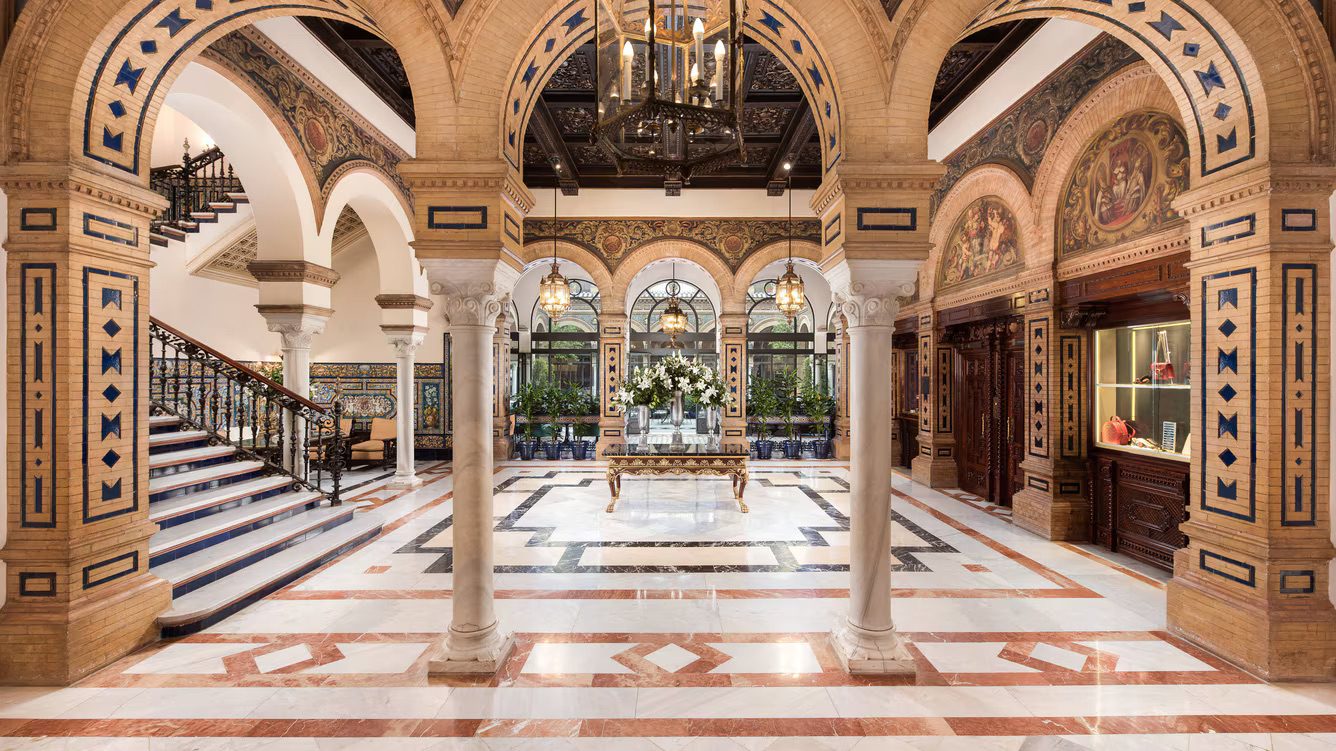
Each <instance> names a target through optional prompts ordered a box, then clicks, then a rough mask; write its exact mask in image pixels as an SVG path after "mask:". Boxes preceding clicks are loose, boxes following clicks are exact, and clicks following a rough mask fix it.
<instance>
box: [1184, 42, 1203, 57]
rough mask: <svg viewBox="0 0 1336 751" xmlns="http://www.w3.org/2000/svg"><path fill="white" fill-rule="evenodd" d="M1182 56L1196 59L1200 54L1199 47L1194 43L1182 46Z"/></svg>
mask: <svg viewBox="0 0 1336 751" xmlns="http://www.w3.org/2000/svg"><path fill="white" fill-rule="evenodd" d="M1183 54H1184V55H1187V56H1188V57H1196V56H1197V55H1199V54H1201V45H1200V44H1197V43H1196V42H1188V43H1187V44H1185V45H1183Z"/></svg>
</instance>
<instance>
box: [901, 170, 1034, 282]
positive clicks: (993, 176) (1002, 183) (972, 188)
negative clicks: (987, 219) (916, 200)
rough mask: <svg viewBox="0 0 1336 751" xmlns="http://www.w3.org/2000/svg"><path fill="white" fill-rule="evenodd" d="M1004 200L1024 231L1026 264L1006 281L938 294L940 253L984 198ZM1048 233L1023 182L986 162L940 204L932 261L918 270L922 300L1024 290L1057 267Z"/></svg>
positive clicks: (932, 235)
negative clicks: (1028, 281) (1037, 218)
mask: <svg viewBox="0 0 1336 751" xmlns="http://www.w3.org/2000/svg"><path fill="white" fill-rule="evenodd" d="M988 197H994V198H997V199H1000V200H1001V201H1002V203H1003V204H1005V205H1006V207H1007V208H1008V209H1009V210H1010V211H1011V213H1012V216H1014V217H1015V218H1016V224H1017V229H1019V230H1020V233H1021V258H1022V264H1021V266H1019V267H1017V268H1016V269H1015V271H1014V272H1012V273H1011V274H1008V275H1006V276H1002V277H994V278H991V279H983V280H980V281H979V282H977V283H971V282H966V283H965V284H963V285H961V286H958V287H954V288H951V289H948V290H946V291H944V292H943V293H941V295H939V294H938V291H937V281H938V280H937V275H938V273H939V270H940V268H941V265H942V254H943V252H944V251H945V245H946V242H947V241H948V240H949V239H950V236H951V233H952V232H953V231H954V230H955V228H956V225H957V224H958V223H959V221H960V216H961V214H962V213H963V212H964V211H965V209H967V208H969V207H970V206H972V205H973V204H974V203H975V202H976V201H978V200H980V199H982V198H988ZM1044 240H1045V237H1044V234H1043V232H1042V230H1041V228H1040V226H1039V225H1038V223H1037V222H1036V221H1035V210H1034V202H1033V200H1032V199H1031V196H1030V192H1029V191H1028V190H1026V187H1025V183H1024V182H1023V181H1022V180H1021V178H1020V176H1019V175H1017V174H1016V173H1015V172H1013V171H1011V170H1010V169H1007V168H1006V167H1003V166H1001V165H997V164H985V165H982V166H980V167H976V168H974V169H972V170H970V171H969V172H967V173H965V176H964V177H962V178H961V179H960V181H959V182H957V183H956V184H955V186H954V187H953V188H952V189H951V192H950V193H947V194H946V198H944V199H943V200H942V205H941V207H940V208H939V209H938V211H937V218H936V219H935V220H934V221H933V224H932V230H931V235H930V241H931V242H932V250H931V251H929V253H928V260H927V262H926V263H925V264H924V265H923V268H922V269H921V270H920V271H919V290H920V293H919V296H920V299H924V300H927V299H931V298H934V297H938V298H939V299H942V298H945V299H950V300H952V301H960V302H964V301H966V300H982V299H987V298H989V297H994V296H996V295H998V294H1005V293H1006V292H1009V291H1011V290H1012V289H1013V288H1023V287H1024V280H1026V279H1028V278H1030V277H1031V276H1033V275H1035V274H1036V273H1043V272H1044V271H1045V268H1046V267H1047V268H1048V269H1049V270H1051V268H1052V264H1053V248H1052V244H1051V243H1045V242H1044Z"/></svg>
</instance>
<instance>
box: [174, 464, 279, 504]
mask: <svg viewBox="0 0 1336 751" xmlns="http://www.w3.org/2000/svg"><path fill="white" fill-rule="evenodd" d="M263 469H264V462H228V463H227V464H215V465H213V466H211V467H204V468H203V469H194V470H190V471H189V472H178V473H176V474H174V475H165V476H163V477H153V478H149V481H148V493H149V495H150V496H153V495H155V494H158V493H165V492H167V491H169V490H179V489H181V488H188V487H191V486H193V485H205V484H208V483H211V482H218V481H219V480H226V479H228V478H229V477H237V476H238V475H246V474H251V473H253V472H259V471H261V470H263Z"/></svg>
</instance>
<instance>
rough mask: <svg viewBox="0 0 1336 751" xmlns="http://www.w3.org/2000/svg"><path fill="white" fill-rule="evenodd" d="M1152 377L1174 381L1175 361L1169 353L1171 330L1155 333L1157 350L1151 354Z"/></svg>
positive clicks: (1158, 379)
mask: <svg viewBox="0 0 1336 751" xmlns="http://www.w3.org/2000/svg"><path fill="white" fill-rule="evenodd" d="M1150 377H1151V378H1152V379H1154V380H1156V381H1168V382H1169V383H1173V381H1174V362H1173V359H1172V358H1171V357H1170V355H1169V332H1168V331H1158V332H1156V334H1155V351H1154V352H1152V353H1151V356H1150Z"/></svg>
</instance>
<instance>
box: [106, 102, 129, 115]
mask: <svg viewBox="0 0 1336 751" xmlns="http://www.w3.org/2000/svg"><path fill="white" fill-rule="evenodd" d="M107 109H109V110H111V116H112V117H124V116H125V103H124V102H122V101H121V100H119V99H117V100H116V101H114V102H111V103H110V104H108V105H107Z"/></svg>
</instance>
